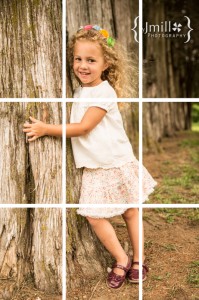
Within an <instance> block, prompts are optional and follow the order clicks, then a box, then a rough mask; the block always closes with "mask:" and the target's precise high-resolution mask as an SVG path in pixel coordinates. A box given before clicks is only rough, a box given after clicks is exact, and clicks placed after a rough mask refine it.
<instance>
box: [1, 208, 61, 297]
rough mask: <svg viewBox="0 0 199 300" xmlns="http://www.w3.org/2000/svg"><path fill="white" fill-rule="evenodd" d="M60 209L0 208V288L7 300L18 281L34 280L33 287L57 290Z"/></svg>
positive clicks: (59, 277) (59, 254) (58, 289)
mask: <svg viewBox="0 0 199 300" xmlns="http://www.w3.org/2000/svg"><path fill="white" fill-rule="evenodd" d="M61 223H62V222H61V210H60V209H49V208H46V209H18V208H17V209H5V208H1V209H0V283H1V280H2V279H3V280H4V281H5V280H6V279H9V281H5V282H6V287H5V288H4V289H2V290H1V291H0V296H1V297H2V298H3V299H11V298H12V297H13V296H14V292H15V291H16V289H17V288H19V287H20V284H21V283H22V281H24V280H26V279H27V278H28V277H30V276H31V277H32V278H33V279H34V283H35V287H37V288H39V289H41V290H43V291H46V292H48V293H61V290H62V288H61V282H62V263H61V248H62V247H61V242H62V235H61V231H62V229H61V227H62V224H61Z"/></svg>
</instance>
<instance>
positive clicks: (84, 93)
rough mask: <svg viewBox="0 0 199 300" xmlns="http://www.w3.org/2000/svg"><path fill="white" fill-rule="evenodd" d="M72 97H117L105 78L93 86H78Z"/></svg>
mask: <svg viewBox="0 0 199 300" xmlns="http://www.w3.org/2000/svg"><path fill="white" fill-rule="evenodd" d="M73 98H105V99H106V98H117V94H116V92H115V90H114V89H113V88H112V86H111V85H110V84H109V82H108V81H107V80H104V81H102V82H101V83H100V84H98V85H96V86H93V87H81V86H79V87H78V88H77V89H76V90H75V93H74V96H73Z"/></svg>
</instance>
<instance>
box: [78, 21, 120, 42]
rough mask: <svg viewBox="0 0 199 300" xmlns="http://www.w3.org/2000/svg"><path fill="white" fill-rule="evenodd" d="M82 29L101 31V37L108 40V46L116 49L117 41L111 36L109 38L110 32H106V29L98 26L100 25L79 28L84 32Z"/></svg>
mask: <svg viewBox="0 0 199 300" xmlns="http://www.w3.org/2000/svg"><path fill="white" fill-rule="evenodd" d="M82 29H83V30H91V29H95V30H97V31H99V32H100V33H101V35H102V36H103V37H105V38H106V42H107V45H108V46H109V47H114V45H115V39H114V38H112V37H111V36H109V33H108V31H107V30H105V29H103V28H101V27H100V26H98V25H85V26H81V27H80V28H79V30H82ZM79 30H78V31H79Z"/></svg>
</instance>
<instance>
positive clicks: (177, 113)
mask: <svg viewBox="0 0 199 300" xmlns="http://www.w3.org/2000/svg"><path fill="white" fill-rule="evenodd" d="M190 129H191V103H190V102H148V103H143V140H144V141H143V144H144V152H146V151H149V150H150V151H155V152H156V151H157V150H158V149H159V150H160V148H161V146H160V145H159V144H158V142H160V141H161V139H162V138H163V137H165V136H171V137H172V136H174V135H175V132H176V131H180V130H190Z"/></svg>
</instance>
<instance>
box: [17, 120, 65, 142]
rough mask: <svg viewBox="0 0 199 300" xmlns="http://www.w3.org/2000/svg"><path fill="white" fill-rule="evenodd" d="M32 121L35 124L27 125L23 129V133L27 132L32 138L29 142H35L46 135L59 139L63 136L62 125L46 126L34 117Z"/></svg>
mask: <svg viewBox="0 0 199 300" xmlns="http://www.w3.org/2000/svg"><path fill="white" fill-rule="evenodd" d="M30 120H31V121H32V122H33V123H32V124H30V123H25V124H24V129H23V132H25V133H26V135H27V136H28V137H31V138H30V139H28V142H32V141H35V140H36V139H38V138H39V137H42V136H44V135H51V136H57V137H61V136H62V125H53V124H46V123H44V122H42V121H39V120H37V119H34V118H32V117H30Z"/></svg>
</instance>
